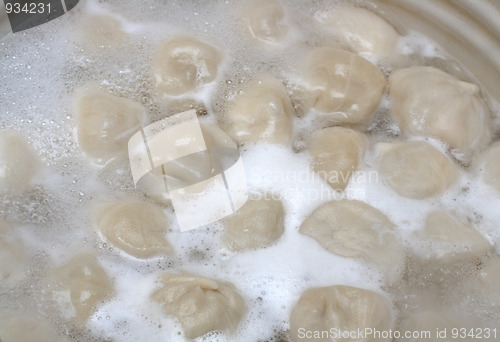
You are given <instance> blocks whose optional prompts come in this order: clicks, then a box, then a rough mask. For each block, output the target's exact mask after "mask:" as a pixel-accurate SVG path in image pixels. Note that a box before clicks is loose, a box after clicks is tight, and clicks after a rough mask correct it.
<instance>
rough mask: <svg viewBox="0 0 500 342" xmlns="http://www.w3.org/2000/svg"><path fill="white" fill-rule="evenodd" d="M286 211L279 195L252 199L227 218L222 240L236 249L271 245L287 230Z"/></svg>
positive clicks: (224, 221) (229, 246)
mask: <svg viewBox="0 0 500 342" xmlns="http://www.w3.org/2000/svg"><path fill="white" fill-rule="evenodd" d="M283 215H284V213H283V204H282V203H281V201H280V200H278V199H273V198H269V199H268V198H265V197H264V198H260V199H257V200H248V201H247V202H246V203H245V204H244V205H243V207H241V208H240V209H239V210H238V211H237V212H236V213H235V214H233V215H232V216H229V217H227V218H226V219H224V220H223V223H224V236H223V239H222V240H223V242H224V243H225V245H226V246H227V247H228V248H230V249H233V250H236V251H241V250H245V249H252V248H262V247H265V246H268V245H270V244H271V243H273V242H274V241H276V240H277V239H279V237H280V236H281V234H283V230H284V225H283Z"/></svg>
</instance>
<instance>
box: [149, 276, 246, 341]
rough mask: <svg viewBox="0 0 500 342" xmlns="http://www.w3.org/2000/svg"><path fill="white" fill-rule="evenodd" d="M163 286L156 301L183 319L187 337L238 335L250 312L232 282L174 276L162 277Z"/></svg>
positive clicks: (156, 295) (156, 293)
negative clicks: (242, 320)
mask: <svg viewBox="0 0 500 342" xmlns="http://www.w3.org/2000/svg"><path fill="white" fill-rule="evenodd" d="M161 283H162V288H161V289H159V290H158V291H156V292H155V293H154V294H153V296H152V297H153V300H155V301H156V302H159V303H161V304H162V305H163V307H164V310H165V313H166V314H167V315H172V316H175V317H176V318H177V319H178V320H179V322H180V324H181V326H182V329H183V331H184V334H185V335H186V337H187V338H196V337H199V336H202V335H205V334H206V333H208V332H210V331H214V330H221V331H223V332H226V333H231V332H234V331H235V330H236V328H237V327H238V324H239V322H240V320H241V318H242V317H243V315H244V313H245V312H246V306H245V302H244V300H243V298H242V297H241V296H240V295H239V294H238V292H237V291H236V289H235V287H234V286H233V284H231V283H228V282H222V281H216V280H213V279H208V278H204V277H198V276H195V275H191V274H170V273H164V274H163V275H162V276H161Z"/></svg>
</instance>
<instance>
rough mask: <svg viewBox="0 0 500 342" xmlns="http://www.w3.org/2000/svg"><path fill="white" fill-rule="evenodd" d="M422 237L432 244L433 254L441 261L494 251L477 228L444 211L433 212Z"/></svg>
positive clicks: (428, 218)
mask: <svg viewBox="0 0 500 342" xmlns="http://www.w3.org/2000/svg"><path fill="white" fill-rule="evenodd" d="M422 236H423V237H424V238H425V240H426V241H429V240H430V241H431V242H432V252H431V253H432V255H434V256H435V257H437V258H440V259H452V258H459V257H462V256H466V255H472V256H480V255H482V254H485V253H487V252H489V251H491V250H492V249H493V247H492V246H491V244H490V243H489V242H488V240H486V238H484V237H483V236H482V235H481V234H480V233H479V232H478V231H477V230H476V229H475V228H473V227H471V226H469V225H464V224H462V223H460V222H459V221H458V220H456V219H455V218H453V216H451V215H450V214H448V213H446V212H443V211H433V212H431V213H430V214H429V215H428V216H427V219H426V222H425V229H424V230H423V232H422Z"/></svg>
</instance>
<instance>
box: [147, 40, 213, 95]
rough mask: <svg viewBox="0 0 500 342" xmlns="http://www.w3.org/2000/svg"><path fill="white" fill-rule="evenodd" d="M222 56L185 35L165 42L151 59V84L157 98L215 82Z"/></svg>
mask: <svg viewBox="0 0 500 342" xmlns="http://www.w3.org/2000/svg"><path fill="white" fill-rule="evenodd" d="M221 61H222V54H221V52H220V51H218V50H217V49H216V48H215V47H213V46H211V45H209V44H206V43H203V42H201V41H200V40H198V39H196V38H193V37H188V36H175V37H172V38H170V39H168V40H167V41H166V42H164V43H163V44H162V45H161V46H160V47H159V49H158V51H157V52H156V53H155V55H154V57H153V84H154V86H155V87H156V91H157V95H158V96H159V97H160V98H163V97H165V95H171V96H175V95H181V94H184V93H186V92H188V91H194V90H197V89H198V88H200V87H201V86H203V85H204V84H208V83H210V82H212V81H214V80H215V77H216V76H217V70H218V68H219V64H220V62H221Z"/></svg>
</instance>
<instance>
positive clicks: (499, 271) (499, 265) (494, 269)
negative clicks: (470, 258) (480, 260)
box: [477, 256, 500, 293]
mask: <svg viewBox="0 0 500 342" xmlns="http://www.w3.org/2000/svg"><path fill="white" fill-rule="evenodd" d="M477 277H478V279H479V281H480V283H481V285H482V287H483V288H485V289H487V290H491V291H492V292H496V293H499V291H500V256H495V257H493V258H491V259H489V260H488V261H486V263H485V264H484V266H483V268H481V270H480V271H479V272H478V275H477Z"/></svg>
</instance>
